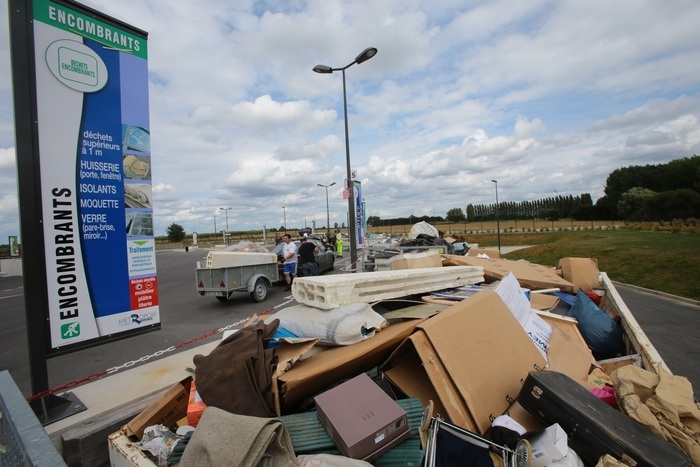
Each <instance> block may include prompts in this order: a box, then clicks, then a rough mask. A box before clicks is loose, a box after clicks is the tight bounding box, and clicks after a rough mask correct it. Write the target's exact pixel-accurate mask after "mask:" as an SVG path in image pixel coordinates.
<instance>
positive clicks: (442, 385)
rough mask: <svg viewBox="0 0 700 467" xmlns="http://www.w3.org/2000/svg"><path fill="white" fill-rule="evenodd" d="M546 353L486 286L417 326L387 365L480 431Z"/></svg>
mask: <svg viewBox="0 0 700 467" xmlns="http://www.w3.org/2000/svg"><path fill="white" fill-rule="evenodd" d="M546 362H547V361H546V359H545V358H544V357H543V356H542V355H541V354H540V352H539V350H538V349H537V347H536V346H535V345H534V344H533V342H532V341H531V340H530V338H529V337H528V335H527V333H526V332H525V331H524V330H523V328H522V327H521V326H520V324H519V323H518V320H517V319H516V318H515V317H514V316H513V314H512V313H511V311H510V310H509V309H508V307H507V306H506V305H505V303H503V300H502V299H501V298H500V297H499V296H498V294H496V292H493V291H490V290H485V291H483V292H479V293H477V294H475V295H474V296H472V297H470V298H469V299H468V300H464V301H462V302H460V303H458V304H456V305H453V306H452V307H450V308H448V309H447V310H445V311H443V312H441V313H440V314H438V315H437V316H434V317H432V318H430V319H428V320H426V321H425V322H423V323H422V324H420V325H419V326H418V327H417V328H416V332H414V333H413V334H412V335H411V336H410V337H409V338H408V339H406V341H404V342H403V343H402V344H401V345H400V346H399V347H398V348H397V349H396V350H395V351H394V353H393V354H392V355H391V356H390V357H389V358H388V359H387V361H386V362H385V363H384V364H383V365H382V367H381V369H382V370H383V371H384V373H385V375H386V378H387V379H388V380H389V381H390V382H391V383H392V384H393V385H395V386H396V387H397V388H398V389H400V390H401V391H402V392H403V393H405V394H406V395H407V396H409V397H418V398H420V400H421V403H423V405H427V403H428V400H433V402H434V404H435V406H436V407H435V411H436V413H441V414H442V415H443V416H444V417H445V418H446V419H448V421H450V422H451V423H453V424H455V425H459V426H461V427H463V428H466V429H468V430H470V431H473V432H475V433H482V434H483V433H484V432H485V431H486V430H487V429H488V428H489V427H490V426H491V420H493V419H494V418H495V417H497V416H499V415H501V414H502V413H503V412H504V411H505V410H506V409H507V408H508V406H509V405H510V404H511V403H512V402H513V401H514V400H515V399H516V398H517V396H518V393H519V392H520V388H521V380H524V379H525V377H526V376H527V374H528V372H529V371H531V370H533V369H541V368H544V366H545V365H546Z"/></svg>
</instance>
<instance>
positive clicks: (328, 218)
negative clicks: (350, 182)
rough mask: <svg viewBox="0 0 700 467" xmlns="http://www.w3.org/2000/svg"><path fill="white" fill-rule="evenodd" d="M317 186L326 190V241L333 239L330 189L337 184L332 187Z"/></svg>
mask: <svg viewBox="0 0 700 467" xmlns="http://www.w3.org/2000/svg"><path fill="white" fill-rule="evenodd" d="M316 185H318V186H320V187H321V188H325V189H326V233H327V236H326V239H329V238H331V212H330V210H329V209H328V187H331V186H333V185H335V182H333V183H331V184H330V185H321V184H320V183H317V184H316Z"/></svg>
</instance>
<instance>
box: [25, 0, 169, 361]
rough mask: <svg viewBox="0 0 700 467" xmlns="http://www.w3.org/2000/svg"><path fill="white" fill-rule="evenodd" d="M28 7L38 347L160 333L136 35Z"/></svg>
mask: <svg viewBox="0 0 700 467" xmlns="http://www.w3.org/2000/svg"><path fill="white" fill-rule="evenodd" d="M32 5H33V7H32V8H33V19H34V21H33V39H34V67H35V76H36V115H37V121H38V152H39V158H40V186H41V206H42V217H43V239H44V248H45V262H46V281H47V287H46V293H47V300H48V314H49V340H50V345H49V348H50V349H59V348H63V347H65V346H71V345H73V344H77V343H80V342H84V341H91V340H94V339H99V338H102V337H104V336H110V337H114V336H115V334H119V333H123V332H128V331H132V332H137V331H138V330H140V329H141V330H143V328H147V327H148V328H152V327H153V326H154V325H155V326H156V327H159V326H160V313H159V307H158V279H157V275H156V255H155V239H154V232H153V196H152V188H151V187H152V185H151V146H150V130H149V108H148V61H147V59H148V55H147V36H146V34H145V33H143V32H142V31H139V30H137V29H135V28H131V27H129V26H128V25H125V24H124V23H120V22H118V21H116V20H113V19H111V18H109V17H106V16H103V15H100V14H99V13H97V12H94V11H93V10H88V9H85V8H83V7H81V6H80V5H77V4H75V3H72V2H67V1H56V2H54V1H50V0H33V3H32ZM19 144H20V142H19V141H18V145H19Z"/></svg>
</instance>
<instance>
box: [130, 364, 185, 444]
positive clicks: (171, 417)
mask: <svg viewBox="0 0 700 467" xmlns="http://www.w3.org/2000/svg"><path fill="white" fill-rule="evenodd" d="M191 385H192V377H191V376H188V377H187V378H185V379H183V380H182V381H180V382H179V383H175V384H173V385H172V386H170V387H169V388H168V389H166V390H165V392H164V393H163V395H162V396H161V397H160V398H158V400H156V401H155V402H154V403H153V404H151V405H149V406H148V407H146V408H145V409H144V410H143V411H142V412H141V413H140V414H138V415H137V416H136V417H134V418H133V419H131V421H130V422H129V423H127V424H126V425H125V426H124V432H125V433H126V435H127V436H135V437H137V438H138V439H141V437H142V436H143V432H144V430H145V429H146V428H148V427H149V426H151V425H165V426H167V427H172V426H175V425H176V424H177V421H178V420H180V419H181V418H183V417H186V416H187V403H188V401H189V396H190V386H191Z"/></svg>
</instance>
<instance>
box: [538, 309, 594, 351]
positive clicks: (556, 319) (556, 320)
mask: <svg viewBox="0 0 700 467" xmlns="http://www.w3.org/2000/svg"><path fill="white" fill-rule="evenodd" d="M535 313H537V315H538V316H539V317H540V318H542V319H544V320H545V321H546V322H547V323H549V324H550V325H551V326H554V327H555V328H557V329H559V330H560V331H561V332H563V333H564V334H566V335H567V336H569V337H571V338H572V339H573V340H575V341H576V342H578V343H579V344H581V345H582V346H584V347H588V344H586V340H585V339H584V338H583V336H582V335H581V331H579V330H578V320H577V319H576V318H571V317H569V316H562V315H557V314H555V313H547V312H544V311H535Z"/></svg>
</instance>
